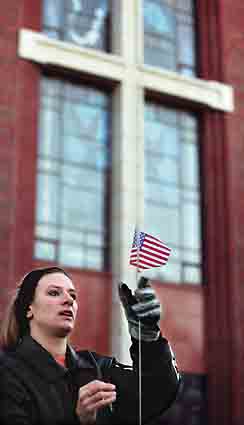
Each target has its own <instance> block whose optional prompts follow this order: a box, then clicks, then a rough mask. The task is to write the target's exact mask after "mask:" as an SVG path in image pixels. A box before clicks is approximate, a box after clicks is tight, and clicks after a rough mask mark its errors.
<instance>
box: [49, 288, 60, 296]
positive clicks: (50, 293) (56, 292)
mask: <svg viewBox="0 0 244 425" xmlns="http://www.w3.org/2000/svg"><path fill="white" fill-rule="evenodd" d="M48 294H49V295H52V296H54V297H56V296H57V295H59V292H58V291H57V290H56V289H52V290H50V291H48Z"/></svg>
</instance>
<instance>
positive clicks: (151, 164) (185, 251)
mask: <svg viewBox="0 0 244 425" xmlns="http://www.w3.org/2000/svg"><path fill="white" fill-rule="evenodd" d="M197 124H198V120H197V117H196V116H195V115H193V114H191V113H188V112H182V111H178V110H174V109H170V108H168V107H163V106H161V105H157V104H154V103H150V102H148V103H147V104H146V108H145V221H146V223H145V228H146V229H147V232H149V233H151V234H153V235H154V236H155V237H159V239H161V240H163V241H164V242H165V243H166V244H167V245H168V246H170V247H171V248H172V255H171V261H169V262H168V264H167V266H165V267H162V268H160V269H152V271H151V272H147V273H148V274H150V275H151V276H152V277H158V278H160V279H162V278H163V280H167V281H173V282H178V283H179V282H183V283H184V282H185V283H200V282H201V222H200V185H199V155H198V151H199V144H198V125H197Z"/></svg>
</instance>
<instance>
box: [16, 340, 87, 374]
mask: <svg viewBox="0 0 244 425" xmlns="http://www.w3.org/2000/svg"><path fill="white" fill-rule="evenodd" d="M15 357H17V358H20V359H21V360H23V361H24V362H25V363H26V364H27V365H29V366H30V367H31V368H33V369H34V370H35V371H36V373H38V375H40V376H42V377H43V378H44V379H46V380H47V381H48V382H53V381H55V380H57V379H60V378H62V377H63V376H64V375H65V374H67V372H68V370H69V372H73V371H77V369H94V365H92V364H91V362H90V361H89V353H88V352H83V354H82V352H81V353H80V354H77V353H76V351H75V350H74V349H73V348H72V347H71V346H70V345H68V346H67V352H66V360H67V365H68V369H66V368H64V367H63V366H61V365H60V364H58V363H57V362H56V361H55V359H54V358H53V356H52V355H51V354H50V353H49V352H48V351H47V350H46V349H45V348H43V347H42V346H41V345H40V344H39V343H38V342H37V341H36V340H34V339H33V338H32V337H31V336H30V335H26V336H25V337H24V338H23V340H22V341H21V343H20V344H19V345H18V347H17V348H16V351H15Z"/></svg>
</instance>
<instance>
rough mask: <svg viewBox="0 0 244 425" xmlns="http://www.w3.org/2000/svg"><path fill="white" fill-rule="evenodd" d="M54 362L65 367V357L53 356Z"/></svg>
mask: <svg viewBox="0 0 244 425" xmlns="http://www.w3.org/2000/svg"><path fill="white" fill-rule="evenodd" d="M54 358H55V360H56V362H57V363H59V364H60V365H61V366H63V367H65V366H66V364H65V356H64V355H60V356H55V357H54Z"/></svg>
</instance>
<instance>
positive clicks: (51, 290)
mask: <svg viewBox="0 0 244 425" xmlns="http://www.w3.org/2000/svg"><path fill="white" fill-rule="evenodd" d="M77 309H78V306H77V301H76V291H75V288H74V285H73V283H72V281H71V280H70V279H69V278H68V277H67V276H66V275H64V274H63V273H58V272H57V273H50V274H46V275H44V276H43V277H42V278H41V279H40V280H39V282H38V285H37V287H36V290H35V296H34V300H33V302H32V304H31V305H30V307H29V309H28V312H27V318H29V319H30V320H29V324H30V333H31V334H32V331H34V332H35V334H36V333H37V332H41V333H45V334H47V335H53V336H60V337H61V336H62V337H64V336H67V335H68V334H69V333H70V332H71V331H72V330H73V327H74V324H75V318H76V314H77Z"/></svg>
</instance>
